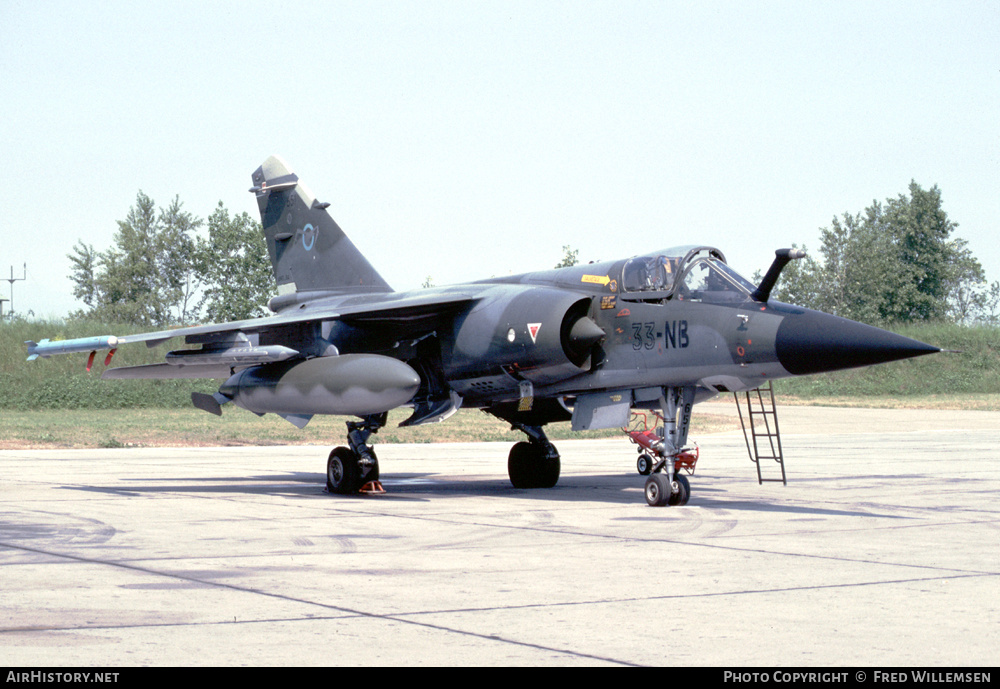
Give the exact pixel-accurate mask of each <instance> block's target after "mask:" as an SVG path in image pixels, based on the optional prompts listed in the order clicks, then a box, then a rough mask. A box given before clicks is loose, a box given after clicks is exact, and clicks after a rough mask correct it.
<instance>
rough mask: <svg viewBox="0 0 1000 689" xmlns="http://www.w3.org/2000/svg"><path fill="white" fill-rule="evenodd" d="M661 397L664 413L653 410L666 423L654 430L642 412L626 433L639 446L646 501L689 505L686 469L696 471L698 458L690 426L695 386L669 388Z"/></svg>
mask: <svg viewBox="0 0 1000 689" xmlns="http://www.w3.org/2000/svg"><path fill="white" fill-rule="evenodd" d="M663 392H664V394H663V396H661V397H660V406H661V408H662V410H663V413H662V414H660V413H657V412H652V413H653V416H654V417H655V419H656V420H657V421H662V422H663V425H662V426H657V427H656V428H653V429H650V428H649V425H648V423H647V417H646V415H645V414H644V413H642V412H639V413H637V414H636V415H635V416H634V417H633V418H634V419H636V422H634V423H633V424H632V425H631V426H630V427H629V429H628V430H626V434H627V435H628V437H629V439H630V440H631V441H632V442H634V443H635V444H636V445H638V446H639V459H638V461H637V462H636V469H637V470H638V472H639V473H640V474H642V475H643V476H648V477H649V478H647V479H646V486H645V490H644V492H645V495H646V503H647V504H649V506H650V507H662V506H664V505H686V504H687V502H688V499H689V498H690V497H691V483H690V482H689V481H688V479H687V476H685V475H684V474H682V473H680V472H681V471H682V470H684V471H686V472H687V473H689V474H693V473H694V467H695V464H696V463H697V461H698V448H694V449H688V448H686V447H685V445H686V443H687V436H688V429H689V427H690V425H691V408H692V407H693V406H694V393H695V389H694V388H692V387H687V388H665V389H664V391H663Z"/></svg>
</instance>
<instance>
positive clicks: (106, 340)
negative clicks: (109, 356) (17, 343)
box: [24, 335, 118, 361]
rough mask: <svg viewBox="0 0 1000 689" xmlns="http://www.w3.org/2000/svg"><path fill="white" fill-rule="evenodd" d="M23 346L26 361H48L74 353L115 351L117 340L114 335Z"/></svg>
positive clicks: (27, 342)
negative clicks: (26, 355) (40, 358)
mask: <svg viewBox="0 0 1000 689" xmlns="http://www.w3.org/2000/svg"><path fill="white" fill-rule="evenodd" d="M24 344H26V345H27V346H28V361H34V360H35V359H37V358H38V357H42V358H44V359H48V358H49V357H50V356H55V355H56V354H73V353H74V352H95V351H98V350H103V349H115V348H116V347H117V346H118V338H117V337H115V336H114V335H101V336H99V337H78V338H74V339H70V340H54V341H53V340H49V339H48V338H46V339H44V340H42V341H41V342H35V341H34V340H27V341H26V342H25V343H24Z"/></svg>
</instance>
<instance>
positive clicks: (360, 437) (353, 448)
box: [326, 412, 389, 495]
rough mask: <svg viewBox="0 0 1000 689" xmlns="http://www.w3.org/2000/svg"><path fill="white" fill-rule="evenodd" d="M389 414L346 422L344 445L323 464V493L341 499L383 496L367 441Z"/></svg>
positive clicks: (376, 468)
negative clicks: (324, 470)
mask: <svg viewBox="0 0 1000 689" xmlns="http://www.w3.org/2000/svg"><path fill="white" fill-rule="evenodd" d="M388 417H389V414H388V412H383V413H381V414H373V415H371V416H366V417H364V419H363V420H362V421H360V422H359V421H348V422H347V443H348V445H350V447H337V448H334V449H333V452H331V453H330V457H329V458H328V459H327V460H326V490H327V491H328V492H330V493H338V494H340V495H354V494H357V493H362V494H368V495H371V494H379V493H384V492H385V490H384V489H383V488H382V484H381V483H379V470H378V457H376V456H375V450H374V448H372V447H371V446H370V445H368V438H369V437H371V435H372V434H373V433H377V432H378V429H379V428H381V427H382V426H384V425H385V423H386V421H387V420H388Z"/></svg>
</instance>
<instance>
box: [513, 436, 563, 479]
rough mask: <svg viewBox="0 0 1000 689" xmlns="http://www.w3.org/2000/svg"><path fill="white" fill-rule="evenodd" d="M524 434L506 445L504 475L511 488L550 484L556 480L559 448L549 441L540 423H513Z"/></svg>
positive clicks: (558, 467)
mask: <svg viewBox="0 0 1000 689" xmlns="http://www.w3.org/2000/svg"><path fill="white" fill-rule="evenodd" d="M512 425H513V427H514V428H516V429H518V430H519V431H521V432H522V433H524V434H525V435H527V436H528V440H527V441H521V442H519V443H517V444H516V445H514V447H512V448H511V449H510V455H509V456H508V457H507V475H508V476H510V482H511V484H512V485H513V486H514V487H515V488H552V487H553V486H554V485H556V483H557V482H558V481H559V469H560V462H559V451H558V450H556V447H555V445H553V444H552V443H551V442H549V439H548V437H547V436H546V435H545V431H543V430H542V427H541V426H528V425H525V424H522V423H517V422H515V423H513V424H512Z"/></svg>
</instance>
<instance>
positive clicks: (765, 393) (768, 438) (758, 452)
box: [733, 381, 787, 485]
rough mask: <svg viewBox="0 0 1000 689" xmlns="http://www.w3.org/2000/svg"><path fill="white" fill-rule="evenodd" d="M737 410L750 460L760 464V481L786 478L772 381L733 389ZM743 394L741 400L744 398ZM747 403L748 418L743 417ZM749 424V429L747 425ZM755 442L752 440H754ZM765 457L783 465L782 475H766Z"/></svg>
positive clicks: (784, 481)
mask: <svg viewBox="0 0 1000 689" xmlns="http://www.w3.org/2000/svg"><path fill="white" fill-rule="evenodd" d="M733 396H734V397H735V398H736V409H737V411H738V412H739V415H740V425H741V426H743V438H744V440H746V444H747V453H748V454H749V455H750V461H751V462H753V463H754V464H756V465H757V483H758V484H761V483H764V481H772V482H775V483H777V482H778V481H781V483H782V485H787V481H786V480H785V462H784V458H783V456H782V454H781V436H780V435H779V434H778V411H777V409H776V408H775V405H774V389H773V388H772V387H771V382H770V381H768V382H767V384H766V385H762V386H760V387H759V388H754V389H753V390H747V391H746V392H734V393H733ZM741 396H743V397H742V399H741ZM744 403H745V404H746V412H747V413H746V419H745V420H744V416H743V405H744ZM748 423H749V428H748ZM751 441H752V443H751ZM762 460H773V461H775V462H777V464H778V466H779V467H780V468H781V478H764V476H763V474H762V472H761V463H762Z"/></svg>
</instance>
